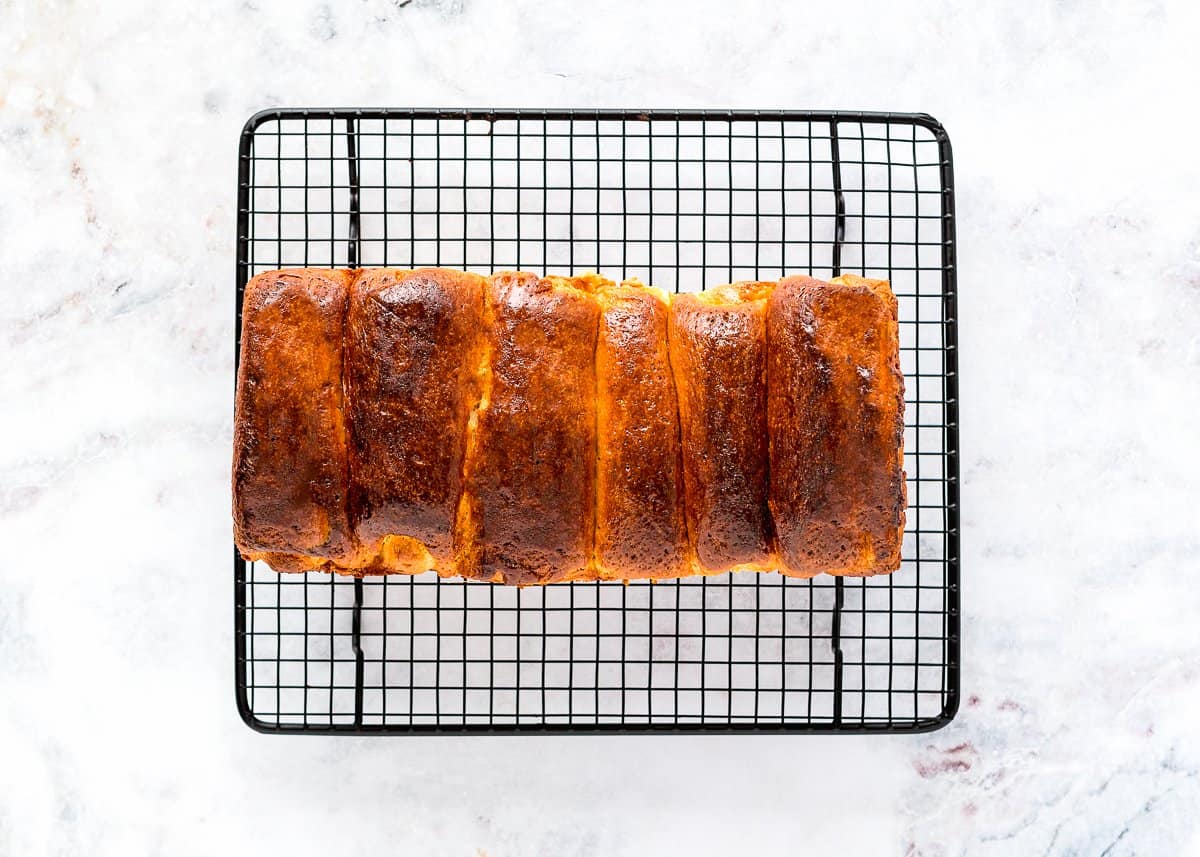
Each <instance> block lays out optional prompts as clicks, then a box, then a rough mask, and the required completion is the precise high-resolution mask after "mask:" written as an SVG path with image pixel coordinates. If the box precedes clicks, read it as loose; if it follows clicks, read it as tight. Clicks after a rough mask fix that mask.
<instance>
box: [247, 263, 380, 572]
mask: <svg viewBox="0 0 1200 857" xmlns="http://www.w3.org/2000/svg"><path fill="white" fill-rule="evenodd" d="M351 277H352V275H351V273H349V272H346V271H324V270H315V269H302V270H284V271H270V272H268V273H264V274H259V275H258V276H257V277H255V278H254V279H252V280H251V281H250V282H249V283H247V284H246V291H245V297H244V302H243V306H242V343H241V360H240V363H239V366H238V385H237V390H238V392H237V402H236V405H235V416H234V439H233V448H234V456H233V525H234V538H235V540H236V542H237V544H238V546H239V548H240V549H241V551H242V554H243V556H245V557H246V559H249V560H255V559H265V560H268V561H269V562H270V563H271V565H272V567H273V568H276V569H277V570H281V571H306V570H309V569H310V568H321V567H324V563H325V561H326V560H334V561H347V562H352V561H353V558H354V555H355V553H356V547H355V544H354V539H353V536H352V533H351V528H350V523H349V520H348V517H347V508H346V492H347V487H348V472H347V466H348V465H347V440H348V438H347V433H346V419H345V414H344V411H343V401H342V340H343V323H344V318H345V310H346V294H347V290H348V287H349V284H350V280H351Z"/></svg>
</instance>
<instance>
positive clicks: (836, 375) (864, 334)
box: [767, 276, 905, 577]
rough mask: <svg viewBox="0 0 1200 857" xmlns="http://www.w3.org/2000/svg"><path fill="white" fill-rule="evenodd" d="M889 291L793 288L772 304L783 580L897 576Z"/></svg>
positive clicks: (792, 283)
mask: <svg viewBox="0 0 1200 857" xmlns="http://www.w3.org/2000/svg"><path fill="white" fill-rule="evenodd" d="M898 334H899V325H898V323H897V306H896V298H895V296H894V295H893V294H892V292H891V289H890V288H889V286H888V284H887V283H886V282H885V281H883V280H867V279H863V278H862V277H853V276H844V277H839V278H837V279H834V280H833V281H832V282H830V283H824V282H821V281H819V280H814V279H812V278H811V277H788V278H786V279H784V280H782V281H781V282H780V283H779V286H778V288H776V289H775V292H774V294H772V296H771V299H770V302H769V307H768V313H767V341H768V344H769V349H768V351H769V355H770V356H769V361H770V362H769V367H768V370H767V377H768V384H767V387H768V395H767V422H768V434H769V436H770V468H771V491H770V506H771V513H772V517H773V519H774V522H775V531H776V538H777V541H778V545H779V550H780V557H781V560H782V571H783V572H784V574H788V575H792V576H796V577H812V576H814V575H816V574H820V573H821V572H825V573H828V574H835V575H872V574H884V573H889V572H892V571H895V570H896V569H897V568H899V566H900V541H901V535H902V532H903V527H904V502H905V481H904V471H903V469H902V464H903V460H902V456H903V451H902V444H903V440H904V379H903V377H902V375H901V373H900V359H899V339H898Z"/></svg>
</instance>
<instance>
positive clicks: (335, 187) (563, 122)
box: [233, 109, 959, 733]
mask: <svg viewBox="0 0 1200 857" xmlns="http://www.w3.org/2000/svg"><path fill="white" fill-rule="evenodd" d="M375 265H389V266H399V267H416V266H423V265H440V266H446V267H455V268H466V269H471V270H475V271H479V272H483V273H487V272H490V271H492V270H500V269H506V268H509V269H511V268H520V269H524V270H529V271H534V272H538V273H546V274H554V273H558V274H568V273H572V272H582V271H586V270H597V271H600V272H602V273H604V274H605V275H607V276H609V277H611V278H616V279H620V278H625V277H639V278H641V279H642V280H643V281H645V282H647V283H651V284H653V285H656V286H660V287H663V288H666V289H673V290H676V291H695V290H699V289H702V288H704V287H705V286H712V285H717V284H719V283H724V282H732V281H735V280H739V279H755V280H759V279H770V278H776V277H779V276H781V275H782V274H784V273H785V272H786V273H789V274H793V273H809V274H811V275H813V276H817V277H825V278H828V277H831V276H834V275H836V274H838V273H842V272H852V273H858V274H862V275H865V276H873V277H882V278H886V279H888V280H890V281H891V283H892V286H893V289H894V290H895V292H896V294H897V297H898V299H899V305H900V341H901V364H902V368H903V370H904V374H905V377H906V411H905V414H906V416H905V421H906V425H905V437H904V443H905V467H906V470H907V473H908V498H909V508H908V526H907V529H906V531H905V534H904V543H903V564H902V567H901V569H900V570H899V571H898V572H896V573H895V574H894V575H891V576H887V577H878V578H868V579H850V578H830V577H825V576H822V577H818V578H816V579H813V580H795V579H789V578H785V577H783V576H781V575H777V574H746V573H742V574H726V575H723V576H719V577H703V578H696V579H685V580H679V581H667V582H662V583H657V584H651V583H649V582H634V583H629V584H627V585H626V584H622V583H619V582H586V583H571V584H559V585H554V586H549V587H531V588H527V589H523V590H517V589H513V588H507V587H500V586H494V585H491V584H487V583H475V582H471V583H468V582H464V581H460V580H442V579H439V578H438V577H437V576H436V575H434V574H432V573H429V574H425V575H420V576H416V577H401V576H395V577H387V578H374V579H366V580H356V579H352V578H344V577H337V576H327V575H319V574H308V575H281V574H276V573H275V572H273V571H271V570H270V569H269V568H267V567H266V566H265V565H262V564H247V563H245V562H243V561H242V560H241V559H240V558H239V557H238V555H237V552H236V550H235V551H234V563H233V564H234V601H235V610H234V633H235V671H236V692H237V703H238V709H239V711H240V713H241V715H242V717H243V719H244V720H245V721H246V723H248V724H249V725H250V726H252V727H253V728H255V729H258V730H260V731H264V732H280V733H430V732H432V733H464V732H489V733H500V732H521V733H524V732H536V733H547V732H694V731H708V732H742V731H746V732H854V733H863V732H915V731H926V730H931V729H935V728H937V727H939V726H941V725H944V724H945V723H947V722H948V721H949V720H950V719H951V718H952V717H953V716H954V713H955V711H956V710H957V707H958V700H959V539H958V521H959V505H958V416H957V399H958V395H957V383H958V376H957V369H956V314H955V291H956V284H955V263H954V191H953V173H952V163H951V152H950V141H949V139H948V137H947V136H946V133H945V131H944V130H943V129H942V127H941V125H939V124H938V123H937V122H936V121H935V120H934V119H932V118H930V117H929V116H924V115H915V114H894V113H888V114H883V113H842V112H797V111H785V112H770V111H732V112H730V111H664V110H649V111H608V110H605V111H595V110H591V111H587V110H572V111H564V110H549V111H547V110H427V109H421V110H416V109H400V110H343V109H334V110H269V111H265V112H262V113H258V114H256V115H255V116H253V117H252V118H251V119H250V120H249V121H248V122H247V124H246V126H245V129H244V130H243V132H242V135H241V145H240V152H239V160H238V239H237V324H236V336H237V338H238V341H239V342H240V336H241V303H242V292H243V289H244V287H245V284H246V282H247V280H248V279H249V278H250V277H251V276H253V275H254V274H256V273H258V272H260V271H264V270H269V269H272V268H279V267H286V266H332V267H336V266H350V267H357V266H375Z"/></svg>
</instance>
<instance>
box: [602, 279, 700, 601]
mask: <svg viewBox="0 0 1200 857" xmlns="http://www.w3.org/2000/svg"><path fill="white" fill-rule="evenodd" d="M596 294H597V298H598V299H599V301H600V329H599V336H598V339H597V343H596V467H597V470H596V535H595V564H596V573H597V575H598V576H599V577H600V578H602V579H618V580H632V579H637V578H670V577H681V576H684V575H688V574H692V573H693V571H692V565H693V563H692V556H691V550H690V547H689V545H688V540H687V527H686V524H685V522H684V518H683V486H682V474H681V460H680V450H679V417H678V407H677V403H676V398H675V379H674V378H673V377H672V375H671V361H670V354H669V349H668V345H667V326H668V321H669V318H670V304H669V299H668V297H667V295H666V294H664V293H663V292H661V291H659V290H658V289H653V288H649V287H646V286H643V285H642V284H641V283H638V282H625V283H622V284H621V285H619V286H612V285H609V286H604V287H601V288H599V289H598V290H597V293H596Z"/></svg>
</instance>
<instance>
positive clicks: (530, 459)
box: [457, 273, 600, 584]
mask: <svg viewBox="0 0 1200 857" xmlns="http://www.w3.org/2000/svg"><path fill="white" fill-rule="evenodd" d="M592 288H593V281H592V280H589V279H584V278H577V279H569V278H560V277H538V276H535V275H533V274H524V273H501V274H496V275H494V276H492V277H491V278H489V279H488V281H487V289H486V293H487V311H488V313H489V325H488V343H487V347H488V350H489V355H490V356H489V368H490V372H489V376H490V377H489V382H488V391H487V397H486V402H485V403H484V404H482V405H481V406H480V408H479V409H478V413H477V425H476V429H475V431H476V439H475V441H474V442H473V443H472V445H471V451H470V454H469V456H468V459H467V466H466V482H465V493H464V497H463V503H462V507H461V508H460V512H459V525H458V533H457V540H458V543H459V545H460V546H461V547H462V549H461V550H460V557H459V565H458V568H457V572H458V573H459V574H462V575H463V576H466V577H474V578H479V579H484V580H492V581H494V582H498V583H515V584H529V583H552V582H554V581H559V580H570V579H578V578H583V577H588V576H591V575H592V571H591V553H592V532H593V511H592V505H593V494H594V490H595V488H594V485H595V448H596V446H595V434H596V397H595V387H596V379H595V363H594V360H593V355H594V352H595V347H596V333H597V328H598V324H599V317H600V307H599V304H598V303H597V302H596V299H595V296H594V295H593V294H592V293H591V292H592Z"/></svg>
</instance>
